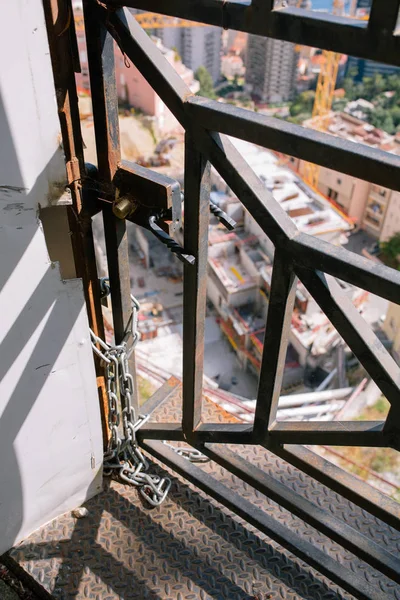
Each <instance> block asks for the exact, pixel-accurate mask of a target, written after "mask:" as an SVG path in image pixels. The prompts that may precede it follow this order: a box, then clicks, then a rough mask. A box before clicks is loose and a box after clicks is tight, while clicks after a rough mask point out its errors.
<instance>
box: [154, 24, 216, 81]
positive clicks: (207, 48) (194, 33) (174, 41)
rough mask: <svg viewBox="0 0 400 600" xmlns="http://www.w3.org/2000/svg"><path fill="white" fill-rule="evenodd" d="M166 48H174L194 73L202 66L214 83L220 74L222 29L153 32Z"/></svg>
mask: <svg viewBox="0 0 400 600" xmlns="http://www.w3.org/2000/svg"><path fill="white" fill-rule="evenodd" d="M154 33H155V35H157V37H159V38H161V40H162V43H163V45H164V46H165V47H166V48H175V49H176V50H177V52H178V53H179V54H180V56H181V58H182V62H183V63H184V64H185V65H186V66H187V67H189V69H192V71H194V72H196V70H197V69H198V68H199V67H201V66H204V67H206V69H207V70H208V71H209V72H210V74H211V77H212V79H213V81H214V83H216V82H217V81H218V80H219V78H220V74H221V48H222V29H221V28H219V27H212V26H207V27H195V26H194V27H165V28H161V29H156V30H155V31H154Z"/></svg>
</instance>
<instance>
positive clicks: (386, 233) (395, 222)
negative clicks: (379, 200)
mask: <svg viewBox="0 0 400 600" xmlns="http://www.w3.org/2000/svg"><path fill="white" fill-rule="evenodd" d="M399 231H400V193H399V192H391V194H390V199H389V205H388V208H387V210H386V214H385V219H384V222H383V226H382V230H381V234H380V237H379V240H380V241H381V242H386V241H387V240H389V239H390V238H391V237H393V236H394V234H395V233H398V232H399Z"/></svg>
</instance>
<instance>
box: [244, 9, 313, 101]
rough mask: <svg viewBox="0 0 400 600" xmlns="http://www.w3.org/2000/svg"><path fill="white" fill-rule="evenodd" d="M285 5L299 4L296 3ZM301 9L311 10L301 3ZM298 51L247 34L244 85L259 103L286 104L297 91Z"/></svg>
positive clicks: (290, 46) (285, 45)
mask: <svg viewBox="0 0 400 600" xmlns="http://www.w3.org/2000/svg"><path fill="white" fill-rule="evenodd" d="M287 4H289V5H292V6H297V5H298V0H289V1H288V2H287ZM300 6H301V8H306V9H310V8H311V2H310V1H309V0H303V2H301V5H300ZM297 61H298V52H297V51H296V47H295V45H294V44H290V43H289V42H283V41H281V40H277V39H271V38H262V37H260V36H258V35H249V36H248V40H247V52H246V85H247V87H248V89H249V91H250V92H251V93H252V94H253V96H254V97H255V98H257V99H258V100H260V101H261V102H268V103H270V102H286V101H288V100H291V99H292V98H293V96H294V94H295V91H296V78H297Z"/></svg>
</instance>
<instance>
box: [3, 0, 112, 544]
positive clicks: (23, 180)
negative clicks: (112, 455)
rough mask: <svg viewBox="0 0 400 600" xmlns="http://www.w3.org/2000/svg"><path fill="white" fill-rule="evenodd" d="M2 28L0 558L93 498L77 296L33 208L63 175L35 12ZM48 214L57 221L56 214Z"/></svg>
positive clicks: (93, 403)
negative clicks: (63, 277) (51, 251)
mask: <svg viewBox="0 0 400 600" xmlns="http://www.w3.org/2000/svg"><path fill="white" fill-rule="evenodd" d="M3 9H4V10H3V13H4V14H3V18H2V19H1V24H0V140H1V144H0V256H1V260H0V315H1V316H0V554H1V553H2V552H4V551H5V550H7V549H8V548H9V547H11V546H12V545H14V544H15V543H16V542H18V541H20V540H21V539H23V538H24V537H26V536H27V535H28V534H29V533H30V532H31V531H32V530H34V529H36V528H37V527H38V526H40V525H41V524H43V523H45V522H47V521H49V520H50V519H52V518H54V517H55V516H56V515H58V514H60V513H63V512H66V511H68V510H70V509H72V508H74V507H76V506H77V505H80V504H81V503H82V502H83V501H84V500H85V498H87V497H90V496H92V495H94V494H95V493H96V492H97V491H99V489H100V486H101V477H102V473H101V460H102V439H101V425H100V413H99V402H98V397H97V389H96V378H95V371H94V364H93V357H92V351H91V348H90V343H89V335H88V323H87V315H86V309H85V305H84V297H83V290H82V284H81V281H80V280H76V279H70V280H68V281H62V280H61V278H60V272H59V268H58V264H54V263H52V262H51V261H50V259H49V256H48V252H47V248H46V242H45V238H44V234H43V230H42V228H41V223H40V221H39V219H38V207H39V204H40V205H41V206H42V207H44V206H48V205H49V204H53V205H54V204H56V203H57V199H58V197H59V196H60V194H61V193H62V192H63V190H64V187H65V167H64V164H63V154H62V150H61V149H60V147H59V140H60V131H59V121H58V116H57V110H56V102H55V92H54V85H53V78H52V72H51V64H50V56H49V48H48V45H47V36H46V30H45V22H44V15H43V9H42V3H41V0H13V2H7V3H6V4H5V5H4V6H3ZM55 210H57V209H55Z"/></svg>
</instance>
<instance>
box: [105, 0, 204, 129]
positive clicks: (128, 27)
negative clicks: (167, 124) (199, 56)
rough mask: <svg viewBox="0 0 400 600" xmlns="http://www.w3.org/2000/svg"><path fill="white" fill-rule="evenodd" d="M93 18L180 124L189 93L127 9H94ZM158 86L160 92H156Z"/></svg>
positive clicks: (190, 94) (190, 93)
mask: <svg viewBox="0 0 400 600" xmlns="http://www.w3.org/2000/svg"><path fill="white" fill-rule="evenodd" d="M95 10H96V11H97V15H98V17H99V18H101V19H102V21H103V23H104V25H105V26H107V27H108V28H109V30H110V33H111V35H113V36H114V37H115V40H116V42H117V44H118V45H119V47H120V48H121V49H122V50H123V52H125V53H126V55H127V56H128V57H129V58H130V60H132V62H133V63H134V64H135V66H136V67H137V68H138V69H139V71H140V72H141V73H142V74H143V73H145V75H144V76H145V77H146V79H147V81H148V82H149V84H150V85H151V86H152V88H153V89H154V90H155V91H157V89H158V91H159V95H160V97H162V99H163V101H164V102H165V104H166V105H167V106H168V108H169V109H170V110H171V112H172V113H173V114H174V116H175V117H176V118H177V120H178V121H179V122H180V123H181V124H183V123H182V122H183V103H184V101H185V100H186V98H187V96H188V95H189V96H192V95H193V94H192V92H191V91H190V89H189V88H188V87H187V85H186V84H185V83H184V81H183V80H182V78H181V77H180V76H179V75H178V73H177V72H176V71H175V69H174V68H173V67H172V65H170V64H169V62H168V61H167V60H166V59H164V57H163V56H162V55H161V53H160V51H159V49H158V48H157V46H156V45H155V44H154V43H153V42H152V40H151V39H150V38H149V36H148V35H147V33H146V32H145V31H144V30H143V29H142V28H141V27H140V25H139V23H138V22H137V21H136V20H135V18H134V17H133V15H132V14H131V13H130V12H129V10H128V9H127V8H118V9H117V10H115V11H113V10H112V11H107V10H106V9H105V8H103V7H102V6H100V5H99V4H97V5H96V7H95ZM160 86H161V89H160Z"/></svg>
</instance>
